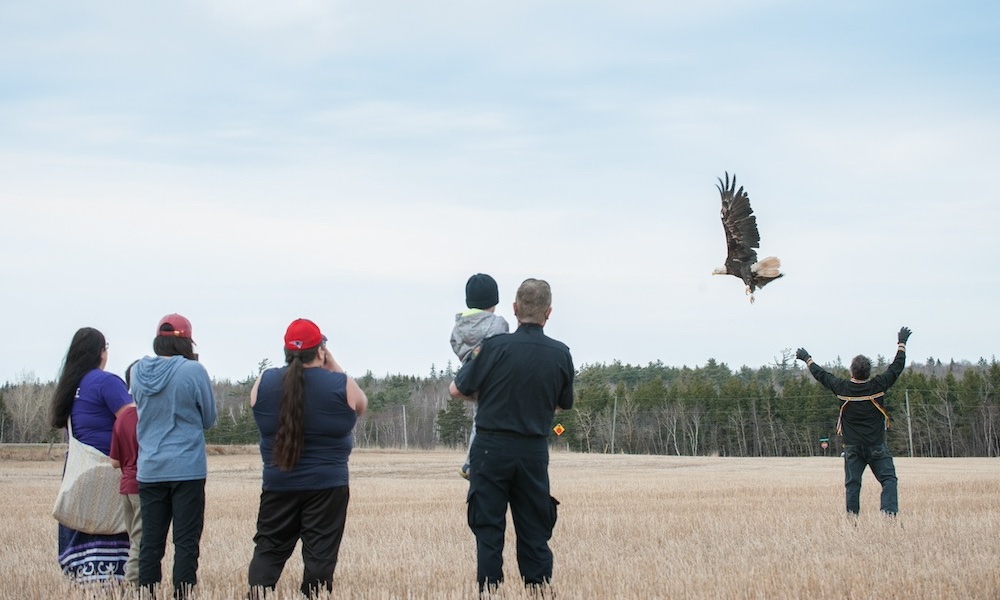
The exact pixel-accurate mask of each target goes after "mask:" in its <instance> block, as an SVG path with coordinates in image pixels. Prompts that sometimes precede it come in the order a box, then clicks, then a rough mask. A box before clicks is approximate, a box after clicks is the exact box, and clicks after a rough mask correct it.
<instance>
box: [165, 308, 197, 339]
mask: <svg viewBox="0 0 1000 600" xmlns="http://www.w3.org/2000/svg"><path fill="white" fill-rule="evenodd" d="M156 335H164V336H168V337H169V336H173V337H179V338H188V339H189V340H191V342H192V343H193V342H194V340H193V339H191V321H188V320H187V317H183V316H181V315H179V314H177V313H173V314H170V315H167V316H165V317H163V318H162V319H160V323H159V324H158V325H157V326H156Z"/></svg>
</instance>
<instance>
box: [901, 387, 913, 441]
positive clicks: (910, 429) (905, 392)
mask: <svg viewBox="0 0 1000 600" xmlns="http://www.w3.org/2000/svg"><path fill="white" fill-rule="evenodd" d="M903 395H904V396H906V431H908V432H909V434H910V458H913V424H912V422H911V421H910V390H903Z"/></svg>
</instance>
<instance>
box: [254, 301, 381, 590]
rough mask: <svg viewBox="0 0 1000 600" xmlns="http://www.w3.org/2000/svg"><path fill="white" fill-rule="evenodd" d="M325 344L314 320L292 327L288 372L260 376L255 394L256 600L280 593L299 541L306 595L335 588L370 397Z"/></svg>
mask: <svg viewBox="0 0 1000 600" xmlns="http://www.w3.org/2000/svg"><path fill="white" fill-rule="evenodd" d="M326 341H327V339H326V336H325V335H323V333H322V332H321V331H320V329H319V327H318V326H317V325H316V324H315V323H313V322H312V321H310V320H308V319H296V320H295V321H292V323H291V324H290V325H289V326H288V329H287V330H286V331H285V344H284V349H285V363H286V364H285V366H283V367H280V368H274V369H268V370H266V371H264V372H263V373H261V375H260V377H258V378H257V381H256V382H255V383H254V386H253V389H252V390H251V391H250V406H251V407H253V416H254V420H255V421H256V423H257V428H258V429H259V430H260V454H261V458H262V459H263V463H264V474H263V485H262V487H263V490H262V491H261V495H260V509H259V512H258V515H257V533H256V535H254V552H253V558H252V559H251V561H250V568H249V570H248V571H249V572H248V577H247V579H248V583H249V585H250V597H262V596H263V595H264V593H265V591H266V590H271V591H273V590H274V587H275V585H276V584H277V582H278V578H279V577H280V576H281V571H282V569H283V568H284V566H285V561H287V560H288V557H289V556H291V554H292V551H293V550H294V549H295V544H296V542H297V541H298V540H299V539H301V540H302V561H303V563H304V564H303V567H304V568H303V573H302V585H301V588H300V589H301V591H302V594H303V595H305V596H307V597H312V596H313V595H318V594H321V593H322V592H323V590H326V592H327V593H329V592H330V591H331V590H332V589H333V571H334V569H335V568H336V566H337V555H338V553H339V552H340V541H341V539H343V536H344V524H345V522H346V518H347V503H348V500H349V497H350V489H349V486H348V470H347V459H348V457H349V456H350V454H351V449H352V448H353V446H354V437H353V431H354V426H355V424H356V423H357V420H358V417H359V416H361V415H363V414H364V412H365V409H366V408H367V407H368V398H367V397H366V396H365V393H364V392H363V391H362V390H361V388H360V387H359V386H358V384H357V382H356V381H354V379H352V378H351V377H349V376H348V375H347V374H346V373H345V372H344V369H343V368H341V366H340V365H339V364H338V363H337V361H336V359H334V358H333V355H332V354H331V353H330V351H329V350H328V349H327V347H326ZM288 523H297V524H298V527H295V528H290V527H288V526H287V524H288Z"/></svg>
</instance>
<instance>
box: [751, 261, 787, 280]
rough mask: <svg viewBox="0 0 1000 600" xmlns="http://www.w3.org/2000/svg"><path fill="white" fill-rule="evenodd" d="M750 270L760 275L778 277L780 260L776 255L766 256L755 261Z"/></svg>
mask: <svg viewBox="0 0 1000 600" xmlns="http://www.w3.org/2000/svg"><path fill="white" fill-rule="evenodd" d="M750 270H751V271H753V272H754V273H756V274H757V275H759V276H761V277H778V276H779V275H781V260H780V259H779V258H778V257H777V256H768V257H767V258H764V259H761V260H759V261H757V262H755V263H754V264H753V266H752V267H750Z"/></svg>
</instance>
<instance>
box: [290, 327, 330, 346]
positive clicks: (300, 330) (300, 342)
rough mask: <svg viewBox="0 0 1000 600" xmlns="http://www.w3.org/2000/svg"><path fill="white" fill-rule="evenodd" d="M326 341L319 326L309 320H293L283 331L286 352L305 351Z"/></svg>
mask: <svg viewBox="0 0 1000 600" xmlns="http://www.w3.org/2000/svg"><path fill="white" fill-rule="evenodd" d="M325 341H326V336H325V335H323V333H322V332H320V330H319V326H318V325H316V324H315V323H313V322H312V321H310V320H309V319H295V320H294V321H292V323H291V325H289V326H288V329H286V330H285V349H286V350H305V349H307V348H315V347H316V346H319V345H320V344H322V343H323V342H325Z"/></svg>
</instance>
